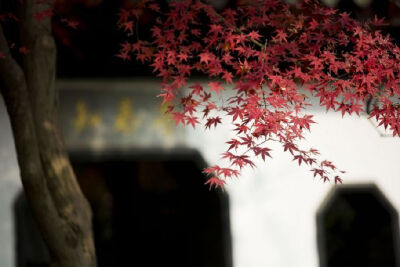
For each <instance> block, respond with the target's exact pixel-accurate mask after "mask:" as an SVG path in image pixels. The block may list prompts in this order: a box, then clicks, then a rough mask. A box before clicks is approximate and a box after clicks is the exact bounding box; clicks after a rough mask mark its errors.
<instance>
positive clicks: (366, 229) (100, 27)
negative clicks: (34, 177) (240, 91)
mask: <svg viewBox="0 0 400 267" xmlns="http://www.w3.org/2000/svg"><path fill="white" fill-rule="evenodd" d="M210 2H212V3H213V4H214V5H215V7H216V8H218V9H222V8H224V7H226V6H231V7H234V6H235V5H237V4H238V3H237V1H234V0H231V1H230V0H225V1H224V0H212V1H210ZM238 2H240V1H238ZM129 3H130V1H111V0H103V1H101V0H75V1H60V4H65V6H66V11H68V12H70V13H71V14H74V16H76V18H77V19H79V21H80V25H81V28H80V30H78V31H69V32H65V28H63V27H61V26H60V25H57V24H56V23H55V24H54V34H55V36H56V38H57V44H58V82H57V84H58V88H59V90H60V118H61V123H62V128H63V132H64V138H65V142H66V145H67V147H68V150H69V152H70V158H71V161H72V163H73V165H74V168H75V171H76V174H77V177H78V179H79V182H80V184H81V187H82V189H83V191H84V193H85V195H86V197H87V198H88V199H89V201H90V203H91V206H92V209H93V212H94V218H93V223H94V232H95V243H96V249H97V255H98V259H99V266H176V267H179V266H199V267H200V266H210V267H212V266H220V267H265V266H279V267H281V266H282V267H292V266H300V267H303V266H304V267H317V266H321V267H324V266H329V267H333V266H364V267H365V266H400V258H399V252H400V247H399V245H400V239H399V222H398V211H399V209H400V179H399V174H400V164H399V157H398V152H399V151H400V140H398V138H392V137H390V133H386V132H385V131H384V129H381V128H376V125H375V124H374V122H373V121H371V120H369V119H368V117H367V116H361V117H356V116H354V117H349V116H345V117H344V118H342V117H341V114H339V113H338V114H336V113H332V112H328V113H326V112H325V109H321V108H320V107H319V106H318V103H317V102H316V103H315V105H313V106H312V107H310V110H309V112H310V113H311V114H313V115H314V116H315V117H314V118H315V121H316V122H317V123H318V124H316V125H315V126H314V127H313V128H312V131H311V133H310V134H309V135H308V136H307V140H306V141H304V145H306V146H309V145H311V146H312V147H315V148H317V149H319V150H320V152H321V153H322V156H323V158H327V159H329V160H332V161H333V162H335V164H336V165H337V166H338V167H339V168H341V169H343V170H346V172H347V173H346V174H345V175H344V176H343V179H344V185H342V186H334V185H332V184H330V183H323V182H322V181H319V180H314V179H313V178H312V174H311V173H310V172H309V171H308V169H307V168H302V167H298V166H297V164H296V163H295V162H291V158H290V157H289V155H286V153H283V151H282V148H281V147H279V146H273V147H272V148H273V152H274V153H273V159H271V160H268V161H267V162H266V163H262V162H258V165H257V166H258V167H257V168H255V169H246V170H244V172H243V175H242V177H241V178H240V179H238V180H232V181H230V182H229V183H228V185H227V186H226V191H225V192H223V191H221V190H209V189H208V187H207V186H205V185H204V182H205V181H206V178H205V177H204V176H203V174H202V170H203V168H204V167H206V166H208V164H215V163H217V162H218V161H219V159H220V154H221V153H222V152H224V151H225V149H226V146H225V144H224V142H225V141H226V140H227V139H228V137H229V136H230V135H232V133H231V131H230V130H229V127H220V128H217V129H216V130H207V131H205V130H204V129H203V128H198V129H192V128H189V127H187V128H182V127H176V126H175V123H174V121H172V119H171V118H170V117H169V116H168V115H165V114H164V113H165V110H166V107H165V106H162V105H161V104H160V102H161V101H160V99H158V98H157V97H156V95H158V93H159V81H158V80H157V79H155V78H154V77H153V76H152V73H151V70H149V69H148V68H146V67H144V66H143V65H141V64H140V63H138V62H134V61H132V62H129V63H126V62H123V61H121V60H120V59H118V58H116V57H115V54H116V53H117V52H118V50H119V43H120V40H121V38H122V37H123V33H121V32H120V31H118V30H117V27H116V20H117V17H116V14H117V13H118V10H119V8H120V7H121V6H126V7H129ZM324 3H325V4H326V5H328V6H332V7H336V8H339V9H340V10H341V11H346V12H349V13H351V15H352V16H353V17H355V18H357V19H359V20H366V19H368V18H372V17H373V16H374V15H375V14H377V15H378V16H379V17H385V18H386V21H387V22H388V23H390V26H388V27H386V28H385V29H384V31H387V32H388V33H390V34H391V36H392V37H393V38H394V40H395V41H396V42H398V41H399V40H400V39H399V38H400V32H399V29H400V7H399V6H400V5H399V4H398V2H396V1H383V0H381V1H373V0H354V1H350V0H343V1H335V0H325V1H324ZM150 22H151V18H149V20H148V22H147V24H146V20H144V21H142V22H141V23H142V24H141V25H140V31H141V32H142V33H143V35H146V34H147V31H148V28H149V23H150ZM194 80H195V81H198V82H206V77H202V76H196V77H194ZM191 82H192V81H191ZM227 94H229V92H227ZM0 129H1V132H0V173H1V178H0V248H1V249H0V267H11V266H18V267H28V266H49V263H48V262H49V257H48V252H47V250H46V248H45V246H44V244H43V241H42V239H41V236H40V234H39V233H38V231H37V229H36V225H35V223H34V221H33V220H32V218H31V215H30V211H29V208H28V206H27V203H26V201H25V198H24V196H23V193H22V190H21V183H20V179H19V170H18V166H17V161H16V155H15V151H14V144H13V138H12V133H11V129H10V125H9V119H8V116H7V113H6V110H5V107H4V104H3V102H0Z"/></svg>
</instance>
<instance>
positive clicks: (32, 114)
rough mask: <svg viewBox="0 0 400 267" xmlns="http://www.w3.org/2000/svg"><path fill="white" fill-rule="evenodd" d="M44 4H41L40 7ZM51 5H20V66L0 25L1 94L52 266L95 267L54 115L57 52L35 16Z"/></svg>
mask: <svg viewBox="0 0 400 267" xmlns="http://www.w3.org/2000/svg"><path fill="white" fill-rule="evenodd" d="M38 2H42V3H38ZM46 2H51V1H35V0H24V1H21V21H20V22H19V26H20V36H21V43H22V44H24V45H25V46H26V47H28V48H29V50H30V52H29V53H28V54H26V55H24V56H23V63H22V66H20V65H19V64H18V63H17V61H16V60H15V59H14V58H13V57H12V55H11V53H10V50H9V47H8V43H7V40H6V38H5V36H4V33H3V29H2V28H1V25H0V51H1V52H2V53H3V54H4V56H5V57H4V58H2V59H1V60H0V89H1V93H2V95H3V98H4V101H5V104H6V106H7V110H8V113H9V117H10V121H11V126H12V130H13V135H14V141H15V146H16V151H17V157H18V164H19V167H20V173H21V179H22V184H23V187H24V190H25V193H26V195H27V199H28V202H29V204H30V206H31V209H32V211H33V214H34V217H35V219H36V221H37V223H38V226H39V229H40V231H41V233H42V235H43V238H44V240H45V243H46V244H47V247H48V249H49V252H50V255H51V261H52V266H57V267H77V266H85V267H89V266H96V256H95V249H94V242H93V233H92V224H91V210H90V206H89V204H88V202H87V200H86V199H85V197H84V195H83V194H82V191H81V189H80V187H79V184H78V182H77V180H76V177H75V174H74V172H73V170H72V167H71V164H70V162H69V159H68V156H67V153H66V150H65V148H64V144H63V141H62V137H61V133H60V128H59V122H58V111H57V91H56V87H55V75H56V64H55V62H56V46H55V42H54V39H53V37H52V35H51V19H50V18H45V19H42V20H41V21H40V22H38V21H36V20H34V14H35V13H36V12H38V11H40V10H45V9H48V8H51V6H50V5H51V3H46Z"/></svg>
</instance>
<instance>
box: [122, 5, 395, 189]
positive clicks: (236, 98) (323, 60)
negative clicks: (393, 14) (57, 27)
mask: <svg viewBox="0 0 400 267" xmlns="http://www.w3.org/2000/svg"><path fill="white" fill-rule="evenodd" d="M140 8H141V9H148V10H151V11H154V12H156V13H157V14H158V15H157V16H158V17H157V19H156V21H155V23H154V26H153V27H152V28H151V33H152V39H151V40H150V41H144V40H140V39H138V38H136V39H135V40H132V41H129V40H128V41H126V42H125V43H124V44H122V48H121V51H120V54H119V55H118V56H119V57H121V58H123V59H128V60H129V59H130V58H131V57H130V55H131V54H134V55H135V57H136V58H137V59H139V60H140V61H142V62H147V63H148V64H149V65H150V66H151V67H152V68H153V71H154V72H156V73H157V76H159V77H161V78H162V89H161V94H160V96H161V97H162V99H163V101H164V102H166V103H168V104H169V105H170V107H169V109H168V112H170V113H171V114H173V118H174V120H175V121H176V123H177V124H178V123H182V124H186V125H192V126H193V127H195V126H196V125H198V124H199V123H200V122H199V118H198V116H202V117H203V118H204V121H205V127H206V128H211V127H212V126H214V127H215V126H218V125H219V124H221V118H220V117H219V116H217V115H216V114H221V112H222V113H223V114H224V116H227V117H230V118H231V119H232V125H233V126H234V131H235V138H232V139H230V140H228V142H227V144H228V148H227V151H226V152H225V153H223V158H225V159H227V160H229V162H230V167H228V168H222V167H220V166H217V165H216V166H212V167H209V168H207V169H205V173H207V174H210V176H212V178H211V179H210V180H209V181H208V182H207V183H208V184H209V185H210V186H216V187H222V186H223V185H224V184H225V180H226V179H229V178H232V177H237V176H238V175H239V174H240V170H241V169H242V168H244V167H246V166H250V167H253V166H254V162H253V160H252V158H253V157H254V156H255V157H259V158H260V159H262V160H266V158H267V157H271V154H270V153H271V149H270V148H269V147H268V146H269V144H270V143H271V142H278V143H281V144H282V146H283V150H284V151H287V152H288V153H290V154H291V155H292V157H293V160H294V161H296V162H297V163H298V164H299V165H301V164H306V165H308V166H310V170H311V172H312V173H313V175H314V177H319V178H320V179H322V180H323V181H329V180H333V181H334V182H335V183H341V182H342V180H341V178H340V173H342V171H340V170H339V169H337V168H336V167H335V165H334V164H332V163H331V162H330V161H327V160H319V159H318V154H319V152H318V151H317V150H315V149H308V150H304V149H302V148H300V147H299V145H298V141H299V140H301V139H302V138H304V132H305V131H308V130H310V126H311V125H312V124H313V123H314V121H313V119H312V115H308V114H304V113H305V109H306V107H307V106H309V102H310V101H309V100H310V98H311V97H317V98H319V100H320V104H321V106H325V107H326V109H327V110H334V111H339V112H341V113H342V115H344V114H346V113H347V114H353V113H356V114H357V115H359V114H360V112H362V111H363V109H364V103H365V102H366V101H368V100H370V99H371V98H374V99H376V101H375V102H374V105H373V107H372V108H371V113H370V116H371V117H375V118H376V119H377V120H378V121H379V124H383V125H384V126H385V127H389V128H390V130H391V131H392V132H393V136H395V135H399V134H400V105H399V95H400V89H399V83H400V80H399V71H400V49H399V48H398V47H397V46H396V45H395V44H394V43H393V42H392V41H391V40H390V38H389V37H388V36H385V35H384V34H382V32H381V31H379V29H378V26H380V25H381V24H382V20H378V19H376V18H374V19H373V20H371V21H369V22H365V23H361V22H358V21H356V20H354V19H352V18H351V17H350V16H349V14H347V13H339V12H338V11H337V10H335V9H332V8H328V7H325V6H323V5H322V4H320V3H318V2H317V1H311V0H308V1H301V2H300V3H297V4H293V5H291V4H287V3H285V2H283V1H279V0H264V1H261V0H258V1H251V4H248V5H243V6H239V7H237V8H235V9H230V8H227V9H225V10H223V11H221V12H216V10H215V9H214V8H213V7H212V6H211V5H210V4H207V3H203V2H201V1H195V0H183V1H174V0H173V1H171V2H170V3H169V5H168V9H167V10H163V9H162V8H161V7H160V6H158V4H157V2H156V1H150V0H145V1H142V2H141V6H140ZM164 8H165V7H164ZM139 14H140V11H138V10H137V9H135V12H134V13H133V11H129V10H122V11H121V13H120V21H119V23H120V25H122V26H121V27H122V28H123V29H124V31H126V32H127V33H128V34H129V35H130V37H131V38H133V39H134V37H135V36H132V35H131V34H132V32H133V29H132V28H131V26H130V25H131V24H132V25H133V24H134V23H135V22H137V21H138V20H139V19H140V15H139ZM196 73H203V74H205V75H207V76H208V77H209V79H210V81H209V83H208V84H207V85H202V84H200V83H195V84H194V85H192V86H190V88H189V89H190V90H189V91H190V92H189V93H188V94H187V95H185V96H183V97H181V96H180V92H181V91H182V89H183V88H186V87H188V85H187V82H188V79H189V78H190V77H191V76H192V75H193V74H196ZM228 85H229V86H231V87H232V88H233V91H234V94H233V96H230V97H229V98H228V99H225V100H224V101H219V100H218V99H220V98H221V96H220V94H221V92H222V91H224V90H225V88H226V87H227V86H228ZM218 96H219V97H218ZM177 99H178V100H179V101H178V103H176V100H177Z"/></svg>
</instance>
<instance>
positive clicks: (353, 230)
mask: <svg viewBox="0 0 400 267" xmlns="http://www.w3.org/2000/svg"><path fill="white" fill-rule="evenodd" d="M317 231H318V233H317V239H318V250H319V259H320V267H343V266H363V267H377V266H385V267H392V266H393V267H398V266H400V262H399V249H400V243H399V240H400V239H399V220H398V214H397V211H396V210H395V208H394V207H393V206H392V205H391V204H390V203H389V201H388V200H387V199H386V198H385V196H384V195H383V194H382V192H381V191H380V190H379V189H378V187H377V186H376V185H373V184H364V185H342V186H337V187H334V188H333V189H332V191H331V192H330V194H328V197H327V199H326V200H325V203H324V204H323V205H322V206H321V207H320V209H319V211H318V214H317Z"/></svg>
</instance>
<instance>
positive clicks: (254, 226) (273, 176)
mask: <svg viewBox="0 0 400 267" xmlns="http://www.w3.org/2000/svg"><path fill="white" fill-rule="evenodd" d="M310 112H311V113H312V114H314V115H315V117H314V120H315V121H316V122H318V124H316V125H314V126H313V127H312V129H311V130H312V131H311V134H309V135H308V136H307V141H306V142H305V144H306V145H308V146H311V147H314V148H317V149H319V150H320V152H321V154H322V157H323V159H328V160H332V161H333V162H334V163H335V164H336V166H337V167H339V168H340V169H342V170H345V171H347V173H346V174H344V175H343V176H342V177H343V179H344V183H347V184H349V183H369V182H374V183H376V184H377V186H378V187H379V188H380V189H381V190H382V191H383V193H384V194H385V195H386V197H387V198H388V199H389V201H390V202H391V203H392V204H393V205H394V206H395V208H397V210H399V209H400V164H399V163H400V162H399V156H398V155H399V151H400V138H398V137H397V138H391V137H389V138H387V137H386V138H385V137H381V136H380V135H379V133H378V132H377V130H376V129H375V128H374V127H373V126H372V124H371V123H370V122H369V121H368V120H367V119H366V118H365V117H357V116H354V117H349V116H345V117H344V118H343V119H342V117H341V115H340V114H339V113H333V112H329V113H326V112H325V111H324V110H322V109H321V108H313V109H312V110H310ZM188 131H189V137H188V143H189V144H190V145H191V146H193V147H196V148H198V149H199V150H200V151H202V152H203V155H204V156H205V158H206V160H207V161H208V162H209V164H214V163H216V162H218V159H219V155H220V154H221V153H222V152H224V150H225V149H226V148H227V146H226V145H225V144H224V142H225V141H228V136H229V135H230V133H229V131H228V130H227V129H222V128H221V129H217V130H211V131H204V130H203V129H197V130H188ZM273 147H274V151H273V152H274V153H273V159H269V160H268V161H267V162H266V163H263V162H259V164H258V167H257V168H256V169H247V170H246V171H245V172H244V173H243V175H242V177H241V178H240V179H238V180H236V179H235V180H232V181H230V182H228V186H227V191H228V192H229V194H230V205H231V206H230V209H231V228H232V237H233V257H234V267H248V266H251V267H265V266H279V267H292V266H297V267H302V266H304V267H316V266H318V265H319V263H318V253H317V241H316V212H317V209H318V208H319V206H320V205H321V203H322V201H323V200H324V199H325V197H326V195H327V193H328V191H329V190H330V189H331V188H332V187H333V186H334V185H333V184H331V183H323V182H322V181H320V180H318V179H317V180H315V179H313V176H312V174H311V172H309V171H308V168H306V167H304V168H303V167H299V166H298V164H297V163H296V162H292V159H291V157H290V156H289V154H288V153H286V152H285V153H283V149H282V148H281V147H279V145H278V146H277V145H275V146H273Z"/></svg>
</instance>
